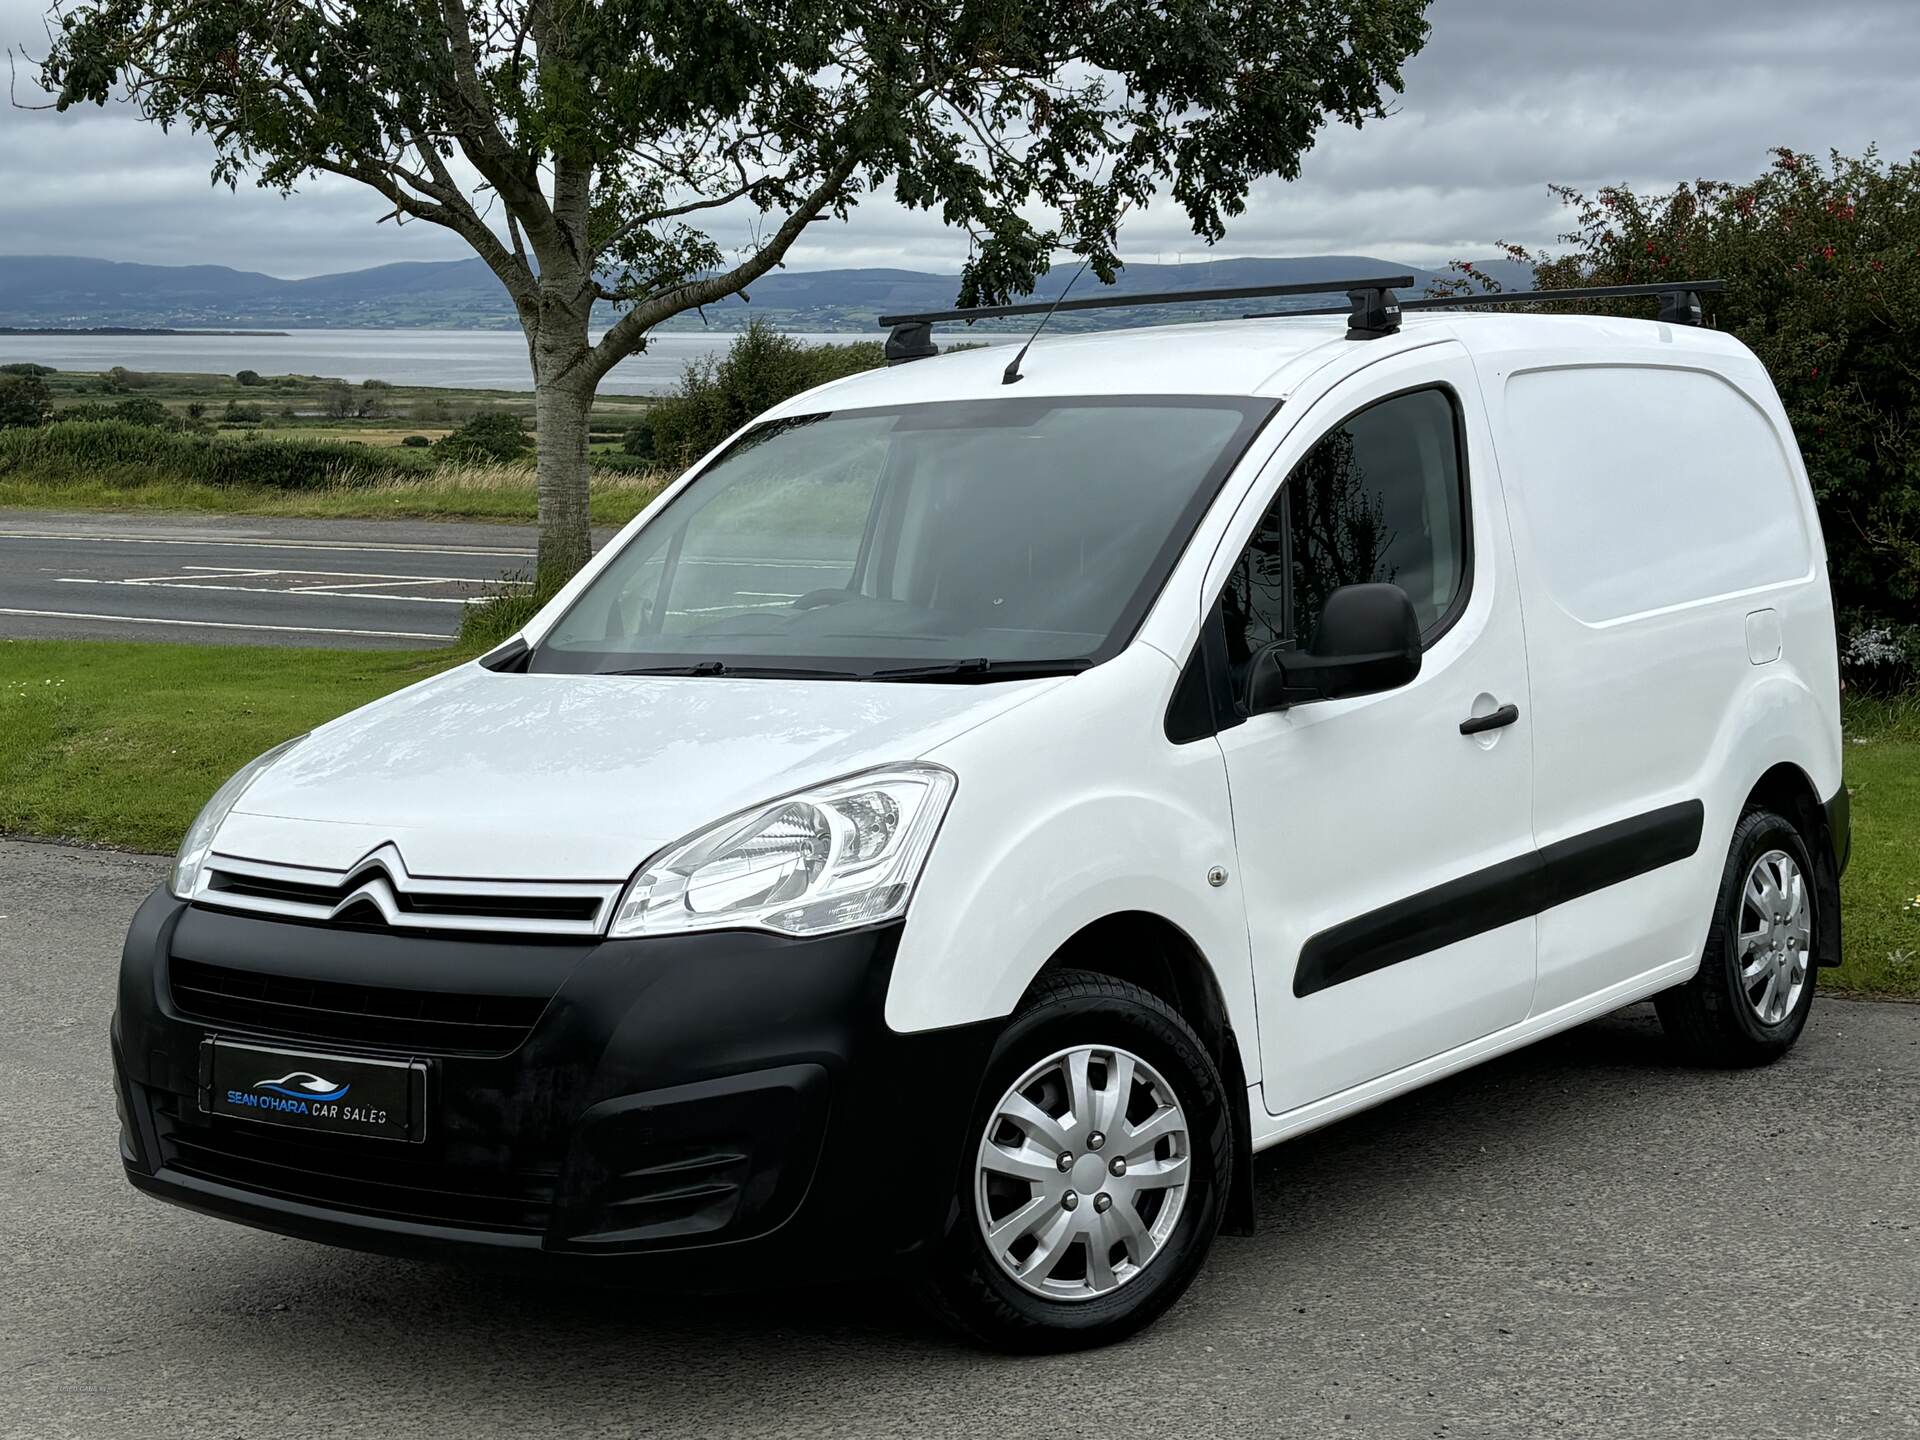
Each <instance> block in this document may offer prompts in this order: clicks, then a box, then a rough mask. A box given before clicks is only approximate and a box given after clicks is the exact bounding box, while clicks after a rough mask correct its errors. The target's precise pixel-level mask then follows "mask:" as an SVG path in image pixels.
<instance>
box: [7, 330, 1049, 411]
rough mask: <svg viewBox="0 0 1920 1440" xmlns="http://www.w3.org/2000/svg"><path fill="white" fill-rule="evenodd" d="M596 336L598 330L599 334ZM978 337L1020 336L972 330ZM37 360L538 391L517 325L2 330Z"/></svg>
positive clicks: (654, 362)
mask: <svg viewBox="0 0 1920 1440" xmlns="http://www.w3.org/2000/svg"><path fill="white" fill-rule="evenodd" d="M596 338H597V337H596ZM796 338H798V339H801V340H804V341H807V342H808V343H810V344H820V345H832V344H839V345H845V344H847V343H849V342H851V341H855V340H867V339H873V340H879V339H884V338H885V337H884V336H883V335H882V334H881V332H880V331H878V330H877V329H876V330H875V331H874V332H873V333H872V334H871V335H862V334H846V333H842V334H835V335H799V336H797V337H796ZM966 338H967V339H968V341H970V342H978V341H982V340H984V341H989V342H998V341H1006V340H1019V339H1021V338H1022V337H1021V336H1018V335H984V334H983V335H968V336H967V337H966ZM733 339H734V336H733V334H732V333H731V332H728V331H720V330H712V331H696V330H679V331H660V332H657V333H656V334H654V336H653V337H652V338H651V339H650V340H649V341H648V342H647V349H646V353H644V354H641V355H630V356H628V357H627V358H626V359H625V360H622V361H621V362H620V363H619V364H618V365H616V366H614V367H613V370H612V371H611V372H610V373H609V374H608V375H607V377H606V379H605V380H603V381H601V382H600V389H601V391H602V393H607V394H616V395H654V394H658V393H660V392H662V391H665V390H670V389H672V388H673V387H674V385H675V384H676V383H677V382H678V381H679V379H680V376H681V374H682V373H683V372H684V371H685V369H686V366H687V362H688V361H689V360H696V359H700V358H702V357H705V356H708V355H714V354H719V353H722V352H724V351H725V350H726V348H727V346H728V345H730V344H732V343H733ZM14 360H32V361H36V362H38V363H39V364H41V365H51V366H53V367H54V368H55V369H58V370H107V369H110V368H112V367H113V366H115V365H124V366H126V367H127V369H129V370H163V371H185V372H188V373H191V374H201V375H231V374H233V373H234V372H235V371H236V370H258V371H259V372H260V373H261V374H262V375H323V376H329V377H332V378H337V379H341V380H346V381H349V382H351V383H353V384H358V383H359V382H360V381H362V380H385V381H387V382H389V383H390V384H394V385H447V386H452V387H455V388H458V389H463V390H464V389H475V390H531V389H532V388H533V377H532V373H531V372H530V371H529V369H528V367H527V345H526V341H525V340H523V339H522V338H521V337H520V333H519V332H518V331H517V330H288V331H286V332H284V333H281V334H273V335H268V334H262V335H195V334H191V333H179V334H173V335H0V363H5V362H8V361H14Z"/></svg>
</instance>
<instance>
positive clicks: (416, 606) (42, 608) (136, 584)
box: [0, 510, 847, 649]
mask: <svg viewBox="0 0 1920 1440" xmlns="http://www.w3.org/2000/svg"><path fill="white" fill-rule="evenodd" d="M612 533H613V532H612V531H611V530H601V531H596V532H595V533H594V543H595V544H596V545H601V544H605V543H606V541H607V539H608V538H609V537H610V536H611V535H612ZM533 541H534V537H533V533H532V531H531V530H529V529H526V528H525V527H522V526H509V525H475V524H448V523H441V522H435V521H404V520H371V521H368V520H288V519H281V518H277V517H275V518H264V519H263V518H261V517H257V516H212V517H209V516H195V517H192V518H185V519H183V518H178V517H157V516H153V515H49V514H46V513H43V512H34V511H18V510H13V511H8V510H0V637H6V636H18V637H30V636H43V635H52V636H62V637H68V638H81V639H110V640H173V641H181V642H187V643H196V644H214V645H232V644H258V645H328V646H346V647H353V648H399V649H422V648H427V647H431V646H434V645H444V644H446V643H447V642H448V641H449V640H451V639H452V638H453V636H454V635H455V634H456V633H457V632H458V631H459V629H460V614H461V610H462V608H463V607H464V606H465V605H466V604H467V603H468V602H469V601H471V600H474V599H480V598H484V597H486V596H489V595H496V594H499V593H501V592H502V591H503V590H507V589H511V588H513V587H515V586H521V585H525V584H526V583H527V579H526V577H527V575H528V574H529V573H530V571H531V569H532V566H533ZM759 543H760V544H761V545H762V546H763V547H764V548H765V549H766V550H767V551H768V552H769V553H767V554H761V555H742V554H738V553H734V552H735V551H736V550H737V549H738V548H740V547H737V546H727V547H725V548H723V550H722V551H720V552H718V553H712V554H705V555H687V556H684V557H683V558H682V559H681V560H680V562H679V563H680V565H681V567H682V571H683V575H684V576H685V577H686V578H683V580H682V581H681V582H680V584H679V586H678V591H677V598H676V600H675V606H676V608H675V609H674V610H673V611H671V612H669V613H670V614H671V615H676V616H679V617H680V619H681V622H682V623H684V624H688V625H698V624H699V623H700V622H701V621H702V620H703V619H713V618H715V617H718V616H722V615H733V614H738V613H740V612H741V611H743V610H746V611H753V610H762V609H765V610H782V611H784V610H786V609H787V607H789V606H790V605H791V604H792V602H793V601H794V600H796V599H798V598H799V597H800V596H802V595H805V594H806V593H807V592H809V591H812V590H816V589H822V588H827V587H830V586H834V585H838V584H841V583H842V582H844V580H845V577H846V573H847V564H846V562H845V561H844V560H834V559H823V558H809V556H808V554H807V552H806V548H805V544H806V542H804V541H800V540H795V539H793V538H792V537H790V536H767V537H759ZM747 548H751V546H750V545H749V547H747ZM816 548H817V547H816ZM795 550H797V551H798V553H791V552H793V551H795Z"/></svg>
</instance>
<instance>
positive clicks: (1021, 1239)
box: [925, 971, 1233, 1351]
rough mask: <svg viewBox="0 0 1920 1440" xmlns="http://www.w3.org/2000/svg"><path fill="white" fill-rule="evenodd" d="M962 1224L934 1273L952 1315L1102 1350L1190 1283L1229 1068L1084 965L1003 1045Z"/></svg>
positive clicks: (1168, 1017)
mask: <svg viewBox="0 0 1920 1440" xmlns="http://www.w3.org/2000/svg"><path fill="white" fill-rule="evenodd" d="M981 1101H982V1103H981V1105H980V1106H979V1108H978V1110H977V1112H976V1114H975V1116H974V1120H973V1126H972V1129H971V1131H970V1132H969V1135H968V1141H967V1148H966V1156H967V1165H966V1169H965V1171H964V1173H963V1175H962V1177H961V1179H960V1181H959V1185H958V1192H959V1193H958V1194H957V1196H956V1201H957V1203H956V1204H955V1206H954V1207H953V1213H954V1221H953V1224H952V1226H951V1228H950V1230H949V1233H948V1234H947V1236H946V1237H945V1239H944V1241H943V1243H942V1245H941V1246H940V1248H939V1251H938V1253H937V1254H936V1255H935V1256H934V1258H933V1261H932V1263H931V1265H930V1267H929V1270H928V1274H927V1283H926V1287H925V1290H926V1298H927V1299H928V1301H929V1302H930V1304H931V1306H932V1308H933V1309H934V1310H935V1312H936V1313H938V1314H939V1315H940V1316H941V1317H942V1318H943V1319H945V1320H946V1321H948V1322H949V1323H950V1324H952V1325H954V1326H955V1327H956V1328H958V1329H960V1330H961V1331H963V1332H964V1333H965V1334H967V1335H968V1336H970V1337H972V1338H973V1339H975V1340H977V1341H980V1342H981V1343H984V1344H987V1345H991V1346H994V1347H996V1348H999V1349H1005V1350H1015V1351H1041V1350H1066V1349H1079V1348H1082V1347H1086V1346H1091V1345H1101V1344H1106V1343H1108V1342H1110V1341H1113V1340H1117V1339H1120V1338H1121V1337H1123V1336H1125V1335H1129V1334H1132V1333H1133V1332H1134V1331H1136V1330H1138V1329H1139V1328H1141V1327H1142V1326H1143V1325H1146V1324H1148V1323H1149V1322H1150V1321H1152V1320H1153V1319H1154V1318H1155V1317H1157V1316H1158V1315H1160V1314H1161V1313H1162V1312H1163V1311H1165V1310H1166V1309H1167V1308H1168V1307H1169V1306H1170V1305H1172V1304H1173V1303H1174V1301H1175V1300H1177V1299H1179V1297H1180V1295H1181V1293H1182V1292H1183V1291H1184V1290H1185V1289H1186V1287H1187V1286H1188V1284H1189V1283H1191V1281H1192V1279H1193V1276H1194V1274H1195V1272H1196V1271H1197V1270H1198V1269H1199V1267H1200V1263H1201V1261H1202V1260H1203V1259H1205V1257H1206V1253H1207V1249H1208V1247H1209V1246H1210V1245H1211V1243H1212V1241H1213V1236H1214V1232H1215V1231H1216V1230H1217V1229H1218V1228H1219V1225H1220V1212H1221V1204H1222V1199H1223V1197H1224V1195H1225V1193H1226V1188H1227V1182H1228V1179H1229V1176H1230V1174H1231V1168H1232V1164H1233V1151H1232V1132H1231V1126H1230V1125H1229V1123H1228V1116H1227V1110H1226V1099H1225V1096H1224V1093H1223V1088H1222V1084H1221V1079H1220V1074H1219V1070H1218V1069H1217V1067H1216V1066H1215V1065H1214V1063H1213V1060H1212V1057H1211V1056H1209V1055H1208V1054H1207V1051H1206V1048H1205V1046H1203V1045H1202V1044H1201V1043H1200V1040H1199V1038H1198V1037H1197V1036H1195V1035H1194V1033H1193V1031H1192V1030H1191V1029H1190V1028H1189V1027H1188V1026H1187V1024H1186V1022H1185V1021H1184V1020H1182V1019H1181V1018H1180V1016H1179V1015H1178V1014H1177V1013H1176V1012H1175V1011H1173V1010H1172V1009H1171V1008H1169V1007H1168V1006H1167V1005H1166V1004H1165V1003H1164V1002H1162V1001H1161V1000H1159V999H1158V998H1157V997H1155V996H1153V995H1151V994H1149V993H1148V992H1146V991H1144V990H1141V989H1139V988H1138V987H1136V986H1133V985H1128V984H1125V983H1123V982H1121V981H1118V980H1113V979H1110V978H1108V977H1106V976H1103V975H1094V974H1089V973H1085V972H1078V971H1065V972H1061V973H1059V974H1057V975H1054V976H1049V977H1047V978H1046V979H1045V980H1043V981H1042V982H1041V983H1040V984H1039V985H1038V986H1036V987H1035V990H1034V992H1033V993H1032V995H1031V996H1029V998H1028V1000H1027V1002H1026V1004H1025V1005H1024V1006H1023V1007H1022V1008H1021V1010H1020V1011H1019V1013H1018V1014H1017V1015H1016V1016H1015V1017H1014V1019H1013V1021H1012V1022H1011V1023H1010V1024H1009V1025H1008V1027H1007V1031H1006V1034H1005V1035H1003V1036H1002V1038H1001V1040H1000V1043H999V1044H998V1045H997V1046H996V1047H995V1051H994V1055H993V1058H992V1060H990V1061H989V1063H988V1067H987V1075H986V1080H985V1083H984V1084H983V1085H982V1087H981Z"/></svg>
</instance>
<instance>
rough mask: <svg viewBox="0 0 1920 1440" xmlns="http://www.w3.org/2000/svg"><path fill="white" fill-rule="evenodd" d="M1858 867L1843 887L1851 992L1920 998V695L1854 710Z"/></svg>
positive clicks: (1850, 738) (1850, 711) (1840, 975)
mask: <svg viewBox="0 0 1920 1440" xmlns="http://www.w3.org/2000/svg"><path fill="white" fill-rule="evenodd" d="M1846 735H1847V743H1846V756H1845V761H1846V774H1847V788H1848V789H1849V790H1850V791H1851V792H1852V794H1853V860H1852V862H1851V863H1850V864H1849V865H1848V866H1847V878H1846V881H1845V883H1844V885H1843V886H1842V890H1841V895H1842V899H1843V905H1842V920H1843V922H1844V924H1845V927H1846V951H1847V961H1846V964H1844V965H1843V966H1841V967H1840V969H1839V971H1838V972H1833V971H1829V972H1828V973H1827V974H1825V975H1823V976H1821V983H1822V984H1823V985H1824V984H1827V983H1828V982H1829V981H1830V980H1832V979H1835V978H1837V979H1838V980H1839V981H1840V983H1841V985H1842V987H1843V988H1847V989H1853V990H1861V991H1868V992H1876V993H1881V994H1888V995H1920V695H1913V696H1907V697H1906V698H1904V699H1900V700H1853V701H1849V702H1848V704H1847V707H1846Z"/></svg>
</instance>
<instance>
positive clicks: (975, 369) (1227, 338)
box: [769, 310, 1744, 414]
mask: <svg viewBox="0 0 1920 1440" xmlns="http://www.w3.org/2000/svg"><path fill="white" fill-rule="evenodd" d="M1346 335H1347V322H1346V320H1345V318H1344V317H1341V316H1331V315H1315V316H1279V317H1275V318H1271V319H1258V320H1218V321H1208V322H1203V323H1199V324H1192V325H1145V326H1138V327H1134V328H1131V329H1125V330H1097V331H1083V332H1078V333H1074V332H1069V333H1066V334H1052V333H1042V335H1041V336H1040V338H1039V339H1038V340H1037V341H1035V343H1034V346H1033V349H1032V350H1031V351H1030V352H1029V354H1028V356H1027V359H1026V362H1025V363H1024V364H1023V366H1022V367H1021V370H1022V374H1021V379H1020V381H1019V382H1018V383H1017V384H1015V385H1011V386H1008V385H1003V384H1002V383H1001V375H1002V372H1003V371H1005V369H1006V367H1007V362H1008V361H1009V360H1011V359H1012V358H1013V354H1014V349H1015V346H1014V345H1007V344H995V345H988V346H984V347H981V348H979V349H974V350H963V351H959V352H957V353H954V352H951V351H949V352H948V353H943V354H941V355H939V356H937V357H934V358H932V359H927V360H916V361H914V362H912V363H910V364H904V365H892V366H889V367H887V368H885V369H881V370H870V371H867V372H865V373H863V374H859V375H852V376H848V377H847V378H845V379H842V380H836V381H832V382H829V383H828V384H827V385H824V386H821V387H819V388H818V389H815V390H811V391H808V392H807V393H805V394H803V395H799V396H796V397H795V398H794V399H792V400H789V401H787V402H786V403H785V404H784V405H781V406H779V407H778V408H777V409H775V410H774V411H771V412H769V413H770V414H805V413H807V412H809V411H814V410H818V409H820V408H821V402H822V401H823V400H828V399H830V400H831V402H832V406H833V408H835V409H866V408H869V407H891V406H895V405H912V404H921V403H925V402H929V401H938V400H1007V399H1025V398H1028V397H1032V396H1042V395H1045V396H1064V395H1256V396H1272V397H1274V398H1282V397H1284V396H1285V395H1286V394H1287V392H1288V391H1289V390H1290V389H1291V388H1292V387H1293V385H1295V384H1297V383H1298V382H1299V380H1300V379H1301V378H1302V377H1304V376H1305V375H1307V374H1311V373H1313V372H1314V371H1317V370H1319V369H1321V368H1322V367H1323V366H1326V365H1341V366H1344V367H1347V368H1351V369H1354V370H1358V369H1360V368H1362V367H1363V366H1365V365H1368V364H1371V363H1372V362H1374V361H1376V360H1380V359H1384V358H1385V357H1387V356H1389V355H1395V354H1401V353H1404V352H1406V351H1408V350H1416V349H1420V348H1422V347H1424V346H1427V345H1432V344H1435V343H1438V342H1440V341H1443V340H1457V341H1459V342H1460V343H1461V344H1463V345H1464V346H1465V347H1466V348H1467V350H1468V351H1469V352H1470V353H1473V354H1477V355H1490V354H1497V353H1501V352H1511V351H1516V350H1524V351H1529V352H1536V353H1537V352H1541V351H1552V350H1555V349H1565V350H1567V351H1569V352H1577V353H1579V354H1583V355H1586V356H1589V357H1591V356H1592V355H1593V354H1594V352H1595V351H1605V350H1620V351H1627V350H1644V349H1646V348H1647V347H1650V346H1656V345H1657V346H1660V347H1661V348H1662V349H1664V350H1666V351H1667V353H1669V354H1671V353H1674V352H1675V351H1683V352H1691V353H1694V354H1697V355H1721V356H1731V355H1735V354H1742V353H1744V348H1743V347H1742V346H1741V345H1740V343H1739V342H1738V341H1737V340H1734V339H1733V338H1732V337H1731V336H1727V335H1722V334H1720V333H1719V332H1717V331H1713V330H1706V329H1701V328H1699V327H1697V326H1689V325H1666V324H1661V323H1659V322H1657V321H1653V320H1628V319H1622V318H1619V317H1613V316H1597V315H1539V314H1512V313H1504V312H1491V311H1475V310H1459V311H1453V310H1429V311H1419V312H1409V313H1407V314H1406V315H1405V316H1404V318H1403V320H1402V324H1401V328H1400V330H1399V332H1398V333H1396V334H1392V335H1385V336H1381V337H1379V338H1376V339H1369V340H1349V339H1347V338H1346ZM941 338H942V339H943V340H945V341H946V343H947V344H949V345H955V344H959V345H964V344H966V343H967V342H966V338H965V332H964V331H960V332H957V333H954V332H948V333H946V334H943V336H942V337H941ZM995 338H996V339H998V338H1001V337H1000V336H998V335H996V337H995ZM1016 343H1017V342H1016ZM1568 358H1569V359H1572V358H1573V354H1572V353H1570V354H1569V356H1568Z"/></svg>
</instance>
